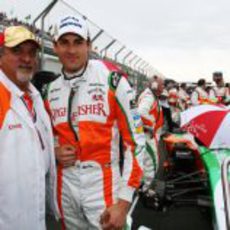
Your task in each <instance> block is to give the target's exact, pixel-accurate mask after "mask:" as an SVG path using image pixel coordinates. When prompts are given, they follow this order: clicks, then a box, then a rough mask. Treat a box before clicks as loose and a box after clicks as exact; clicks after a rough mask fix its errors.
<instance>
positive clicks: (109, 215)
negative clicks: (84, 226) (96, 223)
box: [100, 200, 130, 230]
mask: <svg viewBox="0 0 230 230" xmlns="http://www.w3.org/2000/svg"><path fill="white" fill-rule="evenodd" d="M129 207H130V203H129V202H128V201H125V200H119V201H118V203H116V204H114V205H112V206H111V207H109V208H107V209H106V210H105V211H104V212H103V213H102V215H101V219H100V223H101V226H102V229H103V230H121V229H123V227H124V226H125V224H126V216H127V213H128V211H129Z"/></svg>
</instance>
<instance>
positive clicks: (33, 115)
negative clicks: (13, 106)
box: [21, 93, 45, 150]
mask: <svg viewBox="0 0 230 230" xmlns="http://www.w3.org/2000/svg"><path fill="white" fill-rule="evenodd" d="M21 99H22V101H23V104H24V105H25V107H26V108H27V110H28V112H29V114H30V116H31V118H32V121H33V123H34V124H35V123H36V121H37V115H36V111H35V109H34V103H33V100H32V98H31V96H30V95H29V94H28V93H25V94H24V95H23V96H22V98H21ZM35 129H36V132H37V134H38V138H39V141H40V144H41V148H42V150H44V149H45V145H44V141H43V140H42V135H41V133H40V131H39V130H38V128H37V127H36V125H35Z"/></svg>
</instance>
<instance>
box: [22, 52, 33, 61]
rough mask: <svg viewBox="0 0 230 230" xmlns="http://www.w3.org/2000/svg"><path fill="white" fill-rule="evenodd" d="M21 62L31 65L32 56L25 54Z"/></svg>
mask: <svg viewBox="0 0 230 230" xmlns="http://www.w3.org/2000/svg"><path fill="white" fill-rule="evenodd" d="M21 60H22V61H23V62H25V63H30V62H31V60H32V58H31V55H30V54H27V53H25V54H23V55H22V56H21Z"/></svg>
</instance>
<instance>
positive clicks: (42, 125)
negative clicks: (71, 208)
mask: <svg viewBox="0 0 230 230" xmlns="http://www.w3.org/2000/svg"><path fill="white" fill-rule="evenodd" d="M0 41H1V42H0V66H1V70H0V149H1V151H0V175H1V177H0V204H1V208H0V229H4V230H15V229H19V230H31V229H37V230H42V229H45V228H46V227H45V191H46V188H51V190H50V191H51V193H50V195H51V196H55V190H53V189H52V188H55V167H54V154H53V138H52V131H51V126H50V121H49V117H48V115H47V113H46V111H45V109H44V105H43V102H42V99H41V97H40V95H39V93H38V91H37V90H36V89H35V88H34V87H33V85H31V83H30V80H31V78H32V76H33V74H34V71H35V69H36V63H37V53H38V49H39V44H38V43H37V41H36V39H35V36H34V34H32V33H31V32H30V31H29V30H27V29H26V28H24V27H22V26H12V27H8V28H6V29H5V31H4V33H3V34H1V39H0ZM46 176H47V179H48V177H49V179H48V181H49V186H48V185H47V186H46V184H45V182H46ZM50 186H51V187H50ZM53 207H54V209H55V210H57V209H56V206H55V203H54V202H53Z"/></svg>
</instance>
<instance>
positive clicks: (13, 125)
mask: <svg viewBox="0 0 230 230" xmlns="http://www.w3.org/2000/svg"><path fill="white" fill-rule="evenodd" d="M21 128H22V124H9V125H8V129H9V130H14V129H21Z"/></svg>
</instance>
